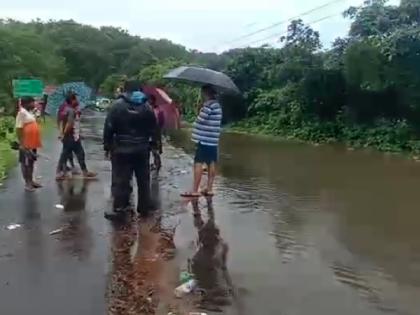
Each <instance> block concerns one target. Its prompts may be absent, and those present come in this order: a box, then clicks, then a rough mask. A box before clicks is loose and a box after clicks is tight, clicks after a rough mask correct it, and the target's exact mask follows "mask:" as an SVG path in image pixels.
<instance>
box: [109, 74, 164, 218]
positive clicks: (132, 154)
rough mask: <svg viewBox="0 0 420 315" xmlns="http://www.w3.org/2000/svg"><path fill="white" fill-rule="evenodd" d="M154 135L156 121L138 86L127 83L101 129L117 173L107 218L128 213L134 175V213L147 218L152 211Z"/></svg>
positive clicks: (131, 82) (135, 82) (136, 82)
mask: <svg viewBox="0 0 420 315" xmlns="http://www.w3.org/2000/svg"><path fill="white" fill-rule="evenodd" d="M156 135H157V122H156V118H155V115H154V112H153V110H152V108H151V107H150V105H149V104H148V102H147V97H146V95H145V94H143V92H142V91H141V89H140V83H139V82H138V81H127V82H126V83H125V85H124V93H123V94H122V95H121V96H120V97H119V98H118V100H117V101H116V102H115V104H114V105H113V106H112V108H111V109H110V111H109V112H108V116H107V118H106V121H105V126H104V139H103V140H104V149H105V153H106V155H109V152H110V150H111V149H112V159H113V161H112V162H113V163H112V167H113V173H114V174H117V176H115V177H114V179H113V185H114V188H113V195H114V203H113V209H112V211H110V212H106V213H105V217H106V218H107V219H110V220H114V219H119V218H121V217H122V216H124V215H125V214H126V213H127V212H128V211H127V210H128V208H127V205H129V199H130V181H131V178H132V177H133V173H134V175H135V177H136V180H137V188H138V193H137V195H138V200H137V212H138V213H139V215H141V216H147V215H148V213H149V211H150V210H151V209H152V204H151V198H150V165H149V158H150V149H152V151H156V150H157V142H156ZM150 139H152V141H150ZM150 146H152V148H150Z"/></svg>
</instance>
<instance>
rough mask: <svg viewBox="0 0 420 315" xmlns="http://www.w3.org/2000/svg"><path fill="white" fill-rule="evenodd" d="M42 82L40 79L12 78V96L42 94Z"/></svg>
mask: <svg viewBox="0 0 420 315" xmlns="http://www.w3.org/2000/svg"><path fill="white" fill-rule="evenodd" d="M43 91H44V83H43V82H42V81H41V80H13V96H14V97H24V96H32V97H36V96H42V94H43Z"/></svg>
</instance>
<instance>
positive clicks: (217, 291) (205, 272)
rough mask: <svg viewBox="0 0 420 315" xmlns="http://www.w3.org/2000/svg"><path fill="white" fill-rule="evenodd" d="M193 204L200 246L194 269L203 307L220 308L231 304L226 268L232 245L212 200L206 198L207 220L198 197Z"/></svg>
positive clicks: (193, 265)
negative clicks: (202, 212) (221, 228)
mask: <svg viewBox="0 0 420 315" xmlns="http://www.w3.org/2000/svg"><path fill="white" fill-rule="evenodd" d="M192 205H193V210H194V225H195V227H196V228H197V230H198V248H197V251H196V252H195V254H194V256H193V258H192V259H191V271H192V273H193V274H194V276H195V278H196V280H197V282H198V287H199V289H200V290H201V291H202V298H201V301H200V307H201V308H203V309H206V310H209V311H220V309H219V307H221V306H226V305H230V304H231V301H230V297H231V295H232V283H231V280H230V276H229V273H228V269H227V256H228V252H229V247H228V245H227V243H226V242H225V241H224V240H223V239H222V237H221V235H220V230H219V228H218V227H217V225H216V223H215V218H214V210H213V203H212V201H211V200H210V199H209V198H207V209H208V220H207V222H205V221H204V220H203V219H202V214H201V210H200V208H199V202H198V200H194V201H192Z"/></svg>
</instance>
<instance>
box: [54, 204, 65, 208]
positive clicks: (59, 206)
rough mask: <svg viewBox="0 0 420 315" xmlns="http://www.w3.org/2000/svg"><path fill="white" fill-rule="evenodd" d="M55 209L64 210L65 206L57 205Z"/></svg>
mask: <svg viewBox="0 0 420 315" xmlns="http://www.w3.org/2000/svg"><path fill="white" fill-rule="evenodd" d="M55 207H56V208H57V209H64V206H63V205H60V204H56V205H55Z"/></svg>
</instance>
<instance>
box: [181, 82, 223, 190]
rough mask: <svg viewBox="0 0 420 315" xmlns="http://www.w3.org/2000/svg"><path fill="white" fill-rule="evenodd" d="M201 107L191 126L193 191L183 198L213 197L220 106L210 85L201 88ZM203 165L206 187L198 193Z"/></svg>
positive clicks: (220, 118)
mask: <svg viewBox="0 0 420 315" xmlns="http://www.w3.org/2000/svg"><path fill="white" fill-rule="evenodd" d="M201 96H202V99H203V105H202V107H201V110H200V113H199V114H198V116H197V119H196V120H195V122H194V125H193V131H192V141H193V142H195V143H196V145H197V147H196V152H195V158H194V180H193V189H192V191H190V192H186V193H183V194H181V196H183V197H200V195H201V194H203V195H205V196H209V197H211V196H213V194H214V193H213V183H214V179H215V177H216V163H217V161H218V154H219V152H218V147H219V138H220V132H221V124H222V106H221V105H220V103H219V102H218V101H217V99H216V96H217V93H216V90H215V89H214V87H213V86H211V85H206V86H203V87H202V88H201ZM203 165H207V167H208V180H207V187H206V188H205V189H204V190H203V191H202V192H201V193H200V192H199V189H200V183H201V178H202V176H203Z"/></svg>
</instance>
